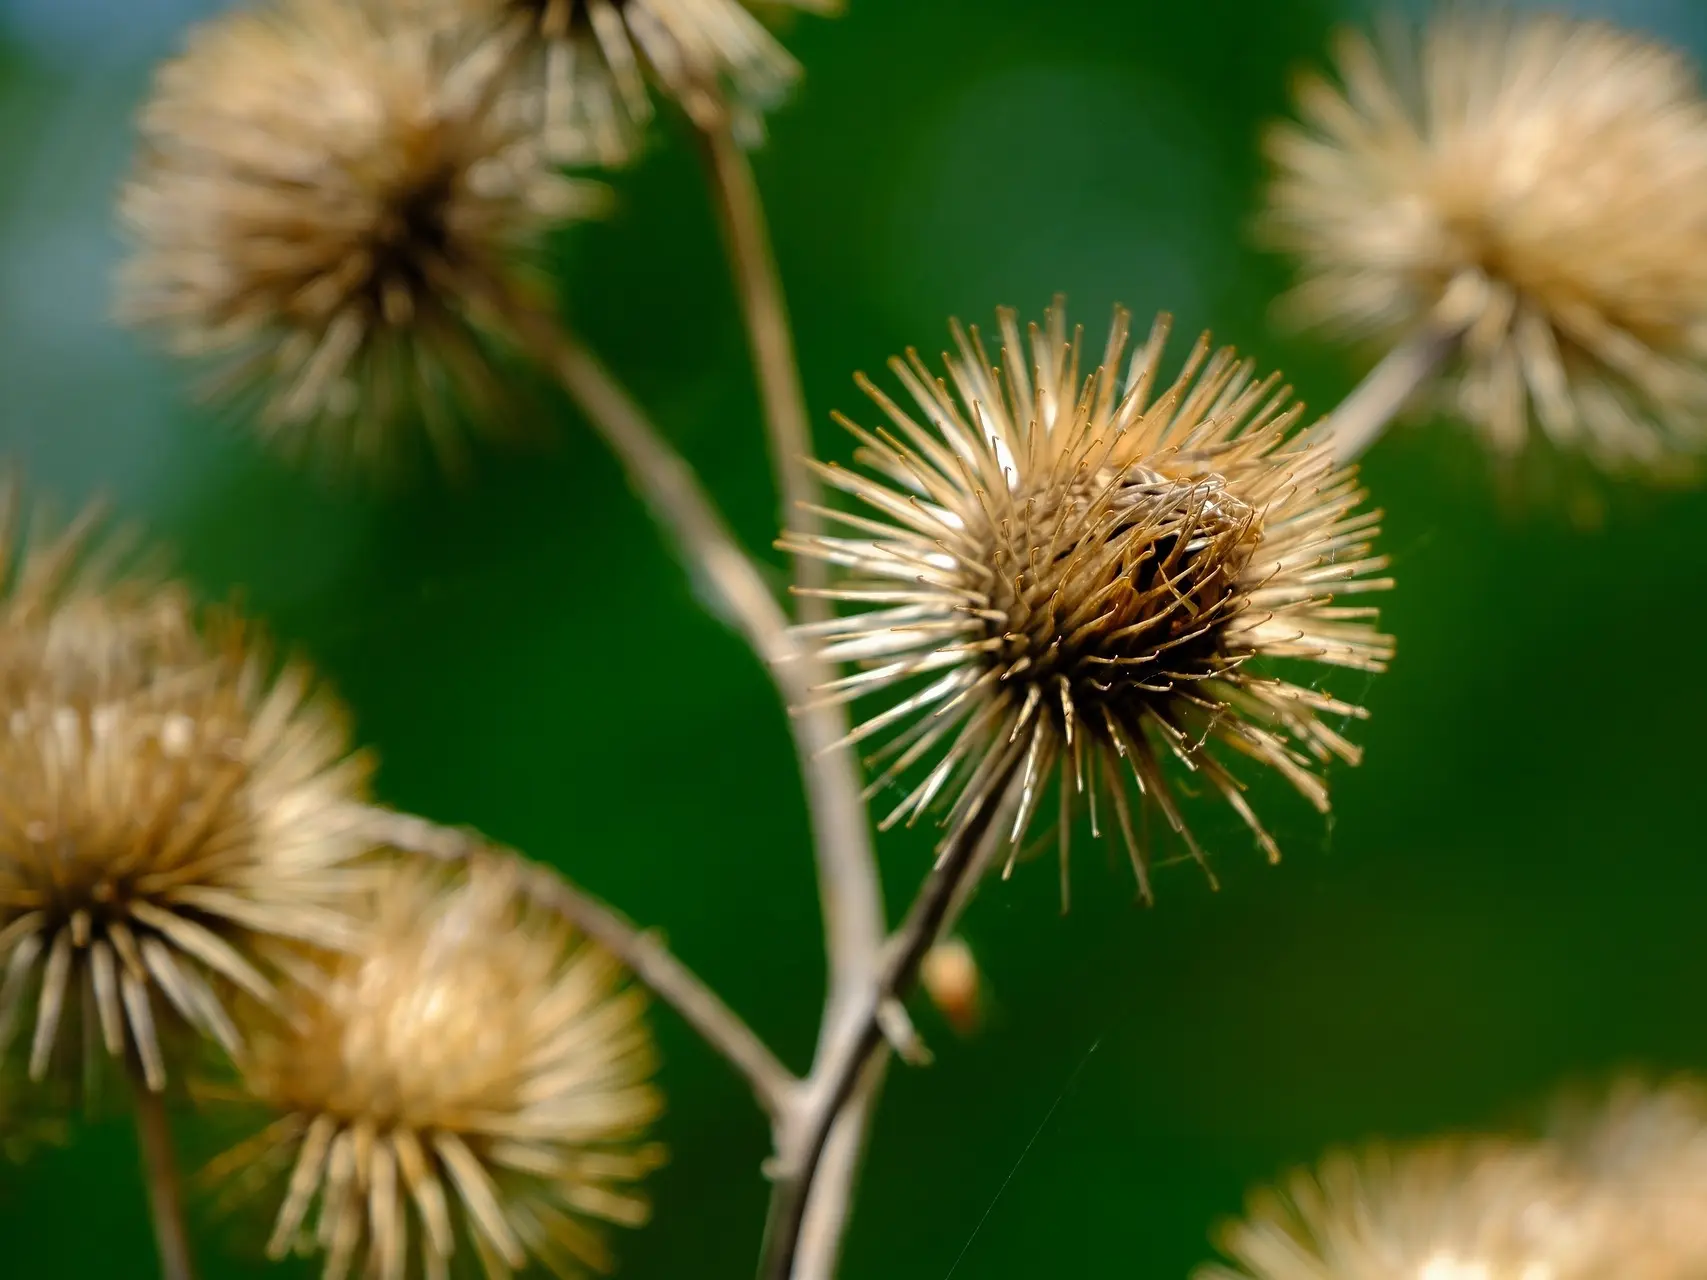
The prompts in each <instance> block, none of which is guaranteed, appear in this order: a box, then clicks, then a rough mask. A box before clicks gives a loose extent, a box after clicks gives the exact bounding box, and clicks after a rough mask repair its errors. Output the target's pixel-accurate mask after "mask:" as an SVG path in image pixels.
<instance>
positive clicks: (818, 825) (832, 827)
mask: <svg viewBox="0 0 1707 1280" xmlns="http://www.w3.org/2000/svg"><path fill="white" fill-rule="evenodd" d="M493 301H494V303H495V305H496V306H498V307H499V308H500V314H501V316H502V318H503V320H504V322H505V324H506V325H507V327H508V328H509V329H510V330H511V331H512V332H514V333H515V334H516V335H517V337H518V338H519V339H520V340H521V341H522V342H523V344H524V345H525V347H526V349H527V350H528V351H530V352H531V353H532V354H533V356H534V358H535V359H537V360H539V361H540V362H541V363H542V364H544V365H545V367H546V368H547V369H549V370H550V371H551V372H552V373H554V374H555V375H556V377H557V379H558V381H559V382H560V383H561V384H562V385H563V388H564V390H565V391H567V392H568V393H569V395H570V396H571V397H572V398H573V399H574V400H575V402H576V403H577V404H578V405H580V407H581V410H582V412H584V413H585V414H586V415H587V419H588V421H589V422H591V423H592V425H593V427H594V428H595V429H596V430H597V431H598V432H599V433H600V435H602V436H603V437H604V439H605V442H606V443H607V444H608V445H609V446H610V448H611V451H612V452H613V453H615V454H616V456H617V459H618V460H619V461H620V462H621V463H622V466H623V469H624V470H625V471H626V472H627V473H628V478H629V482H630V483H631V484H632V485H633V486H634V488H635V489H636V490H637V491H638V492H639V494H640V495H641V497H642V498H643V499H644V500H645V501H646V503H647V504H648V505H649V506H650V507H651V509H652V514H653V516H654V517H655V518H656V519H657V521H658V523H659V524H661V525H663V526H664V528H665V529H667V530H668V531H669V533H670V534H671V536H672V537H673V538H674V540H675V543H676V546H677V549H678V551H679V553H680V554H681V556H682V558H683V560H684V561H685V562H686V563H687V565H688V566H689V568H690V570H692V571H694V572H695V573H696V575H697V576H698V578H699V579H700V580H701V581H702V582H704V583H705V585H706V587H707V588H708V589H709V591H710V592H711V593H712V595H713V596H714V597H715V599H716V600H717V601H718V602H719V603H720V605H721V607H722V608H723V610H724V613H725V616H726V617H727V619H728V620H729V621H730V623H731V624H732V625H733V626H735V627H736V628H737V629H738V630H739V631H740V632H741V634H742V635H743V636H745V637H746V639H747V642H748V643H749V644H750V645H751V646H752V647H753V651H754V652H755V653H757V654H758V656H759V659H760V661H761V662H763V663H764V664H765V666H766V668H767V669H768V670H769V672H770V675H771V678H772V680H773V681H774V682H775V683H776V686H777V690H778V692H779V693H780V694H781V696H782V701H783V704H784V705H785V706H787V707H790V708H802V710H801V711H799V713H798V714H795V715H792V716H790V717H789V721H790V725H791V727H792V732H793V734H794V747H795V755H796V758H797V760H798V763H799V768H800V773H801V778H802V780H803V782H804V784H805V789H806V807H807V812H808V814H809V816H810V819H811V823H812V835H813V840H812V844H813V851H814V853H815V855H816V857H817V862H818V887H819V897H820V899H821V902H822V909H823V919H824V945H825V949H826V951H827V954H828V961H829V969H830V990H829V993H828V995H827V997H826V1015H825V1018H826V1023H828V1022H830V1021H832V1020H834V1018H839V1017H841V1016H843V1015H844V1011H845V1010H846V1009H848V1008H851V1007H852V1006H854V1005H855V1004H856V1003H857V1002H858V1000H859V998H860V995H859V993H860V992H862V991H863V990H864V989H865V988H866V987H867V986H868V985H869V984H870V981H871V975H872V974H873V973H875V972H876V968H877V952H878V948H879V947H880V946H881V944H882V940H883V933H884V915H883V898H882V892H881V889H880V886H879V884H878V879H877V862H876V857H875V855H874V854H873V852H872V845H871V824H870V820H869V817H868V815H867V813H866V807H865V799H864V797H863V795H862V794H861V788H860V779H859V768H858V759H857V757H856V756H855V755H854V753H853V750H852V749H851V748H850V747H847V746H845V745H841V743H842V739H843V738H844V737H845V736H846V735H847V714H846V711H845V710H844V709H843V708H841V707H839V706H829V705H819V706H815V707H814V706H810V705H809V704H811V703H812V702H813V701H814V697H815V690H816V689H817V688H818V686H820V685H821V684H823V683H824V682H825V680H826V679H828V677H827V676H826V675H824V674H823V671H822V667H821V665H820V664H819V663H817V662H816V661H813V660H812V659H811V658H810V657H808V656H807V655H806V654H805V653H804V652H803V651H802V650H801V648H800V646H799V645H798V644H797V643H796V642H795V639H794V637H793V636H792V635H791V634H790V632H789V629H788V617H787V615H786V614H784V612H783V610H782V607H781V606H780V605H778V604H777V602H776V599H775V597H773V596H772V595H771V593H770V591H769V590H768V589H767V587H766V586H765V582H764V579H763V578H761V577H760V576H759V572H758V569H757V568H756V567H755V566H754V564H753V562H752V560H751V559H750V558H749V557H748V556H747V554H746V553H745V552H744V551H742V549H741V548H740V546H739V545H738V544H737V543H736V541H735V538H734V535H733V534H732V533H730V531H729V528H728V526H727V525H726V524H724V522H723V519H722V517H721V516H720V515H718V513H717V511H716V509H715V508H714V507H713V506H712V505H711V500H710V499H709V498H708V497H707V496H706V494H705V491H704V490H703V489H702V488H701V487H700V485H699V481H698V479H697V478H696V477H695V476H694V473H693V470H692V469H691V468H690V467H689V466H688V465H687V463H686V462H685V461H683V459H682V458H681V456H680V455H679V454H677V453H676V452H675V450H673V449H672V448H670V446H669V445H668V444H667V443H666V442H665V441H664V439H663V437H662V436H660V435H659V434H658V432H657V431H656V430H655V429H654V428H653V426H652V424H651V423H650V422H649V421H648V420H647V418H646V416H645V413H644V412H643V411H642V410H641V408H640V406H639V405H637V404H636V403H635V402H634V400H633V398H632V397H631V396H629V394H628V393H627V392H626V391H625V390H624V389H623V388H622V386H621V385H620V384H619V383H618V382H617V381H616V379H615V378H613V377H612V376H611V374H610V373H609V371H608V370H606V369H605V367H604V365H603V364H601V363H600V362H599V361H598V359H597V358H596V357H594V356H593V354H592V353H591V352H589V351H588V350H587V349H586V348H585V347H584V346H582V345H581V344H580V343H579V342H578V341H576V340H575V339H574V338H573V337H572V336H570V335H568V334H566V333H565V332H564V331H563V330H562V328H561V327H560V326H559V325H558V324H557V323H556V321H555V320H554V319H553V318H552V317H550V316H547V315H545V314H543V313H542V312H540V311H538V310H537V309H534V308H530V307H527V306H525V305H523V304H520V303H518V302H516V301H515V300H514V299H511V298H500V299H494V300H493ZM832 1015H834V1017H832Z"/></svg>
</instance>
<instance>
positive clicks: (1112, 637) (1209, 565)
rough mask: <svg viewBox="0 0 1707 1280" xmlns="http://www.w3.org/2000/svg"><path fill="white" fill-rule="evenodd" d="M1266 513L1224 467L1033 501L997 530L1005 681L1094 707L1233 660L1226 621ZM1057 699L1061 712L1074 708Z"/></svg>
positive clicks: (998, 641) (991, 622) (996, 586)
mask: <svg viewBox="0 0 1707 1280" xmlns="http://www.w3.org/2000/svg"><path fill="white" fill-rule="evenodd" d="M1257 526H1258V519H1257V514H1256V513H1255V512H1254V511H1253V510H1252V508H1251V507H1250V506H1249V505H1248V504H1246V503H1245V502H1243V501H1241V500H1240V499H1239V498H1238V497H1236V496H1235V495H1234V494H1232V493H1230V492H1229V491H1228V490H1227V488H1226V485H1225V482H1224V480H1223V479H1222V478H1221V477H1220V476H1209V477H1207V478H1205V479H1201V480H1198V481H1195V482H1184V481H1175V480H1168V479H1166V478H1163V477H1161V476H1159V475H1157V474H1155V473H1148V472H1134V473H1132V474H1129V475H1127V476H1125V477H1123V478H1120V479H1113V478H1106V477H1105V478H1104V480H1103V482H1102V487H1101V489H1100V491H1086V490H1085V487H1084V486H1080V487H1079V488H1078V489H1077V490H1074V489H1072V488H1069V489H1066V490H1065V491H1062V490H1060V489H1057V490H1056V491H1055V492H1053V493H1047V494H1043V495H1038V496H1034V497H1032V498H1030V499H1029V500H1026V501H1025V502H1024V503H1023V504H1022V505H1021V507H1020V512H1019V515H1018V518H1017V519H1015V520H1013V521H1010V522H1002V523H999V524H998V526H997V528H996V529H995V530H994V531H993V536H992V539H991V545H990V551H989V558H988V560H986V563H988V564H990V565H991V566H992V567H993V568H994V569H995V570H996V573H995V576H994V578H993V580H992V582H991V585H990V590H989V598H990V611H989V614H988V615H987V617H986V623H987V632H986V639H985V641H984V647H985V651H986V652H987V653H988V655H989V656H988V658H987V660H986V661H987V663H988V665H989V666H990V668H991V669H993V670H997V671H1000V672H1001V673H1002V676H1003V678H1004V679H1006V680H1017V679H1023V680H1024V681H1025V682H1026V683H1029V684H1033V685H1042V686H1045V687H1046V688H1049V689H1050V690H1051V691H1052V690H1053V689H1055V688H1060V689H1061V691H1062V692H1063V693H1064V694H1065V695H1068V696H1069V697H1070V699H1071V701H1072V702H1073V703H1074V704H1075V705H1076V708H1077V709H1078V711H1079V713H1080V714H1083V713H1084V711H1085V709H1087V708H1094V707H1096V706H1098V705H1106V704H1109V703H1121V702H1129V701H1131V700H1133V699H1137V700H1140V701H1150V700H1154V699H1155V698H1157V697H1160V696H1165V695H1167V694H1169V693H1170V692H1172V691H1173V689H1174V688H1175V686H1176V685H1177V684H1179V683H1180V682H1192V681H1199V680H1203V679H1206V678H1208V677H1211V676H1214V675H1217V674H1220V673H1221V672H1223V671H1225V670H1227V669H1229V667H1230V666H1231V665H1232V661H1231V660H1230V659H1229V657H1228V655H1226V654H1225V653H1224V652H1223V646H1222V644H1221V637H1220V630H1221V627H1222V626H1223V625H1224V624H1225V623H1226V622H1227V621H1228V620H1229V619H1230V618H1231V617H1232V616H1233V614H1234V613H1235V612H1236V611H1237V609H1238V608H1239V606H1240V601H1241V596H1240V593H1239V590H1238V585H1237V584H1238V579H1239V575H1240V573H1241V571H1242V570H1243V568H1244V566H1245V565H1246V564H1247V563H1248V562H1249V559H1250V555H1251V551H1252V549H1253V547H1254V545H1255V543H1256V536H1257ZM1060 702H1061V700H1060V699H1059V698H1056V697H1051V698H1050V699H1049V703H1050V705H1051V706H1052V708H1053V713H1054V714H1055V715H1056V716H1057V717H1060V716H1062V715H1064V712H1063V710H1062V708H1061V705H1060Z"/></svg>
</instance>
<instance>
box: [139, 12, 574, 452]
mask: <svg viewBox="0 0 1707 1280" xmlns="http://www.w3.org/2000/svg"><path fill="white" fill-rule="evenodd" d="M512 43H513V41H506V40H503V39H501V38H497V37H493V36H486V37H482V38H476V37H475V36H474V35H473V34H471V33H469V32H466V31H463V30H461V29H458V30H455V31H451V30H445V29H442V28H441V27H439V26H438V25H436V24H434V23H433V22H431V21H429V20H428V19H427V18H426V17H424V16H412V15H411V14H410V13H409V11H408V6H406V5H404V4H401V3H383V4H382V3H369V2H366V0H272V2H271V3H267V4H264V5H262V6H261V7H259V8H256V9H252V10H249V9H246V10H240V11H236V12H232V13H228V14H224V15H222V16H220V17H217V18H214V19H211V20H210V21H208V22H207V23H205V24H204V25H203V26H201V27H200V28H198V29H197V30H196V31H195V32H194V33H193V34H192V36H191V38H190V41H189V47H188V48H187V50H186V51H185V52H184V53H183V54H182V55H181V56H180V57H178V58H177V59H176V60H174V61H172V62H169V63H167V64H166V65H165V66H164V67H163V68H162V69H161V71H160V73H159V76H158V79H157V82H156V86H155V92H154V96H153V98H152V99H151V100H150V101H149V103H148V104H147V106H146V107H145V108H144V110H143V113H142V117H141V131H142V148H141V151H140V156H139V159H138V162H137V165H136V170H135V173H134V174H133V176H132V178H131V180H130V182H129V183H128V185H127V186H126V188H125V191H124V194H123V197H122V202H121V213H122V215H123V219H124V222H125V225H126V228H127V229H128V231H129V233H130V236H131V238H132V239H133V240H134V242H135V245H136V248H135V252H134V254H133V256H132V258H131V260H130V261H129V262H127V263H126V264H125V267H124V270H123V273H122V275H121V278H120V299H119V310H120V314H121V315H122V316H123V317H124V318H126V319H127V320H129V321H130V322H132V323H136V324H140V325H147V326H151V327H153V328H155V329H157V330H159V331H160V333H161V334H162V336H163V339H164V341H165V342H166V344H167V345H168V346H169V347H170V348H171V349H172V350H173V351H175V352H176V353H178V354H181V355H185V356H190V357H195V358H200V359H205V360H208V361H210V362H212V364H213V365H214V369H215V375H216V376H215V379H214V381H213V382H212V384H211V387H210V390H211V392H212V394H214V395H215V396H216V397H220V398H226V399H235V400H236V401H237V402H238V403H237V405H236V407H238V408H248V407H249V406H250V403H251V402H252V401H255V400H260V401H261V402H262V411H261V413H260V420H259V422H258V423H257V424H256V429H257V430H258V431H260V433H261V434H262V435H263V436H264V437H266V438H267V439H269V440H272V441H274V442H275V443H277V444H278V445H279V446H280V447H281V448H282V449H284V450H285V451H286V452H288V453H291V454H301V453H304V452H309V451H313V452H316V453H318V454H320V455H322V456H323V457H325V458H327V459H329V460H332V461H336V462H342V461H348V460H355V461H359V462H362V463H366V464H369V465H379V464H384V463H387V462H390V461H393V460H394V459H395V455H396V452H397V450H398V448H399V446H400V445H402V444H403V443H404V442H405V441H406V440H407V439H408V435H407V432H406V430H405V428H406V427H412V426H413V425H414V424H415V423H416V422H419V423H420V424H422V426H423V427H424V429H425V430H426V432H427V436H428V440H429V443H430V446H431V448H432V449H433V450H434V452H435V453H436V454H437V455H438V456H439V458H440V459H441V460H442V461H443V462H444V463H446V464H447V465H456V464H458V463H459V462H460V461H461V459H462V456H463V452H464V450H465V447H466V446H465V442H464V440H463V435H464V433H465V432H466V431H468V430H481V431H515V430H518V429H519V428H518V424H517V420H516V415H515V414H513V413H506V412H504V411H503V410H504V407H505V406H504V397H503V395H502V382H503V379H502V377H501V376H499V375H498V374H496V373H495V372H494V369H493V361H494V360H495V359H499V358H501V357H502V356H503V355H504V354H505V340H506V339H505V333H506V331H505V326H504V324H503V323H502V320H501V319H500V317H501V316H502V314H504V313H505V312H506V309H507V308H510V307H513V306H516V305H530V306H532V305H540V304H541V298H542V297H544V296H545V295H544V294H543V293H539V286H538V281H537V280H535V279H534V277H533V275H532V274H531V273H530V271H529V268H530V267H531V265H532V263H531V259H532V257H533V256H534V251H535V250H536V248H537V245H538V241H539V238H540V237H541V236H542V235H543V233H544V232H545V231H546V230H547V229H549V227H550V226H552V225H553V224H554V223H556V222H558V221H561V220H564V219H567V218H571V217H576V216H582V215H585V214H587V213H590V212H592V211H593V210H595V209H596V208H598V207H599V206H600V205H601V203H602V199H603V194H604V193H603V189H602V188H599V187H597V186H595V185H592V184H588V183H578V182H573V181H571V180H569V179H567V178H564V177H562V176H560V175H559V174H557V173H556V172H555V170H553V169H552V168H551V167H550V166H549V165H547V164H546V163H545V161H544V157H543V154H542V150H541V146H540V144H539V143H538V141H537V139H536V138H535V137H534V136H533V131H532V129H531V126H530V125H529V124H528V123H527V122H526V120H525V118H524V113H521V112H519V111H517V110H514V109H512V104H511V101H510V99H511V95H510V94H508V93H507V92H506V88H505V87H506V84H507V82H508V77H507V68H508V65H509V60H510V58H511V56H512V54H513V50H512V48H511V44H512ZM536 294H537V295H538V296H536Z"/></svg>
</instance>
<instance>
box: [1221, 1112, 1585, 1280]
mask: <svg viewBox="0 0 1707 1280" xmlns="http://www.w3.org/2000/svg"><path fill="white" fill-rule="evenodd" d="M1567 1188H1568V1183H1567V1181H1566V1179H1565V1177H1564V1175H1563V1172H1562V1170H1561V1169H1560V1168H1559V1166H1558V1163H1557V1161H1556V1160H1555V1159H1554V1158H1553V1153H1551V1152H1550V1151H1548V1150H1546V1149H1538V1148H1532V1147H1530V1146H1527V1145H1523V1144H1517V1143H1507V1142H1501V1141H1496V1140H1484V1141H1461V1140H1456V1139H1447V1140H1443V1141H1440V1142H1435V1143H1427V1144H1423V1145H1421V1146H1417V1147H1413V1148H1401V1149H1391V1148H1386V1147H1376V1148H1372V1149H1370V1150H1369V1151H1367V1152H1364V1153H1362V1154H1357V1155H1354V1154H1351V1153H1348V1152H1340V1153H1336V1154H1333V1155H1330V1156H1328V1157H1327V1158H1326V1159H1325V1160H1324V1161H1323V1162H1322V1164H1321V1166H1320V1167H1319V1168H1318V1169H1316V1170H1314V1171H1310V1172H1304V1171H1300V1172H1298V1173H1294V1174H1293V1175H1291V1176H1290V1177H1289V1178H1287V1179H1286V1180H1285V1182H1284V1183H1283V1184H1282V1185H1281V1187H1280V1188H1279V1189H1277V1190H1275V1191H1263V1192H1259V1193H1257V1194H1256V1195H1254V1196H1253V1197H1252V1198H1251V1202H1250V1205H1249V1206H1248V1209H1247V1214H1246V1217H1245V1219H1244V1220H1243V1221H1241V1222H1237V1223H1233V1224H1231V1225H1230V1226H1228V1227H1226V1228H1224V1229H1223V1230H1222V1231H1221V1233H1220V1240H1219V1241H1218V1243H1219V1245H1220V1247H1221V1250H1222V1251H1223V1252H1224V1253H1225V1254H1226V1255H1227V1256H1228V1257H1229V1258H1231V1259H1232V1260H1233V1261H1234V1262H1235V1263H1236V1264H1237V1267H1236V1269H1234V1268H1228V1267H1223V1266H1209V1267H1203V1268H1200V1269H1199V1270H1198V1272H1197V1273H1196V1274H1197V1280H1399V1278H1400V1277H1410V1278H1414V1280H1540V1278H1541V1277H1547V1280H1565V1277H1567V1276H1573V1275H1580V1274H1582V1273H1581V1272H1578V1271H1572V1270H1568V1269H1566V1268H1565V1267H1564V1266H1563V1263H1564V1261H1565V1260H1564V1259H1562V1258H1561V1257H1560V1256H1559V1255H1558V1252H1557V1248H1556V1244H1555V1240H1554V1236H1553V1232H1554V1231H1555V1229H1556V1228H1557V1227H1558V1225H1559V1223H1560V1221H1561V1219H1562V1215H1563V1213H1564V1211H1565V1207H1566V1206H1567V1205H1568V1204H1569V1203H1570V1194H1569V1191H1568V1189H1567Z"/></svg>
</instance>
